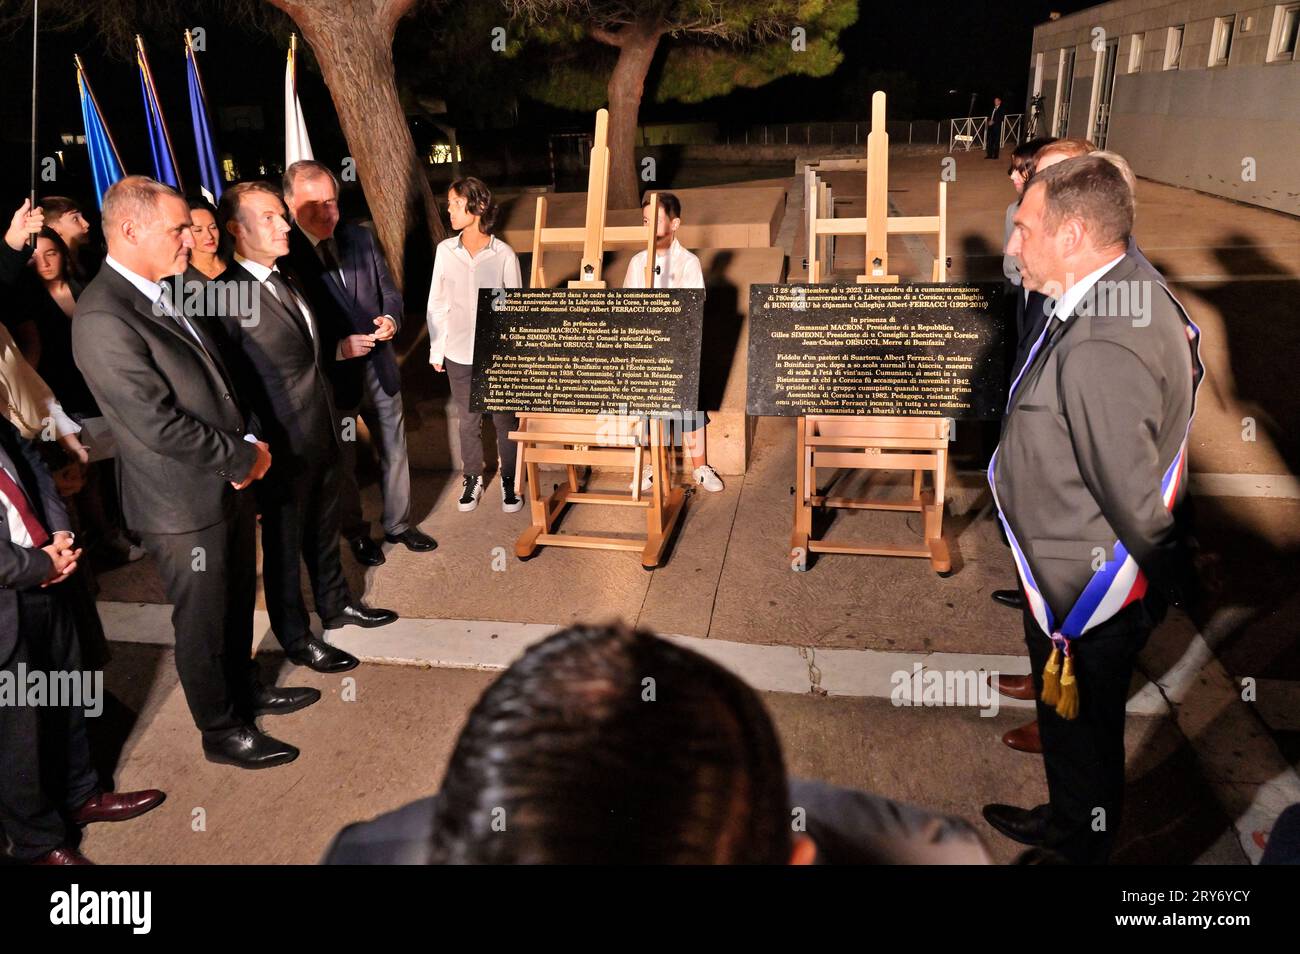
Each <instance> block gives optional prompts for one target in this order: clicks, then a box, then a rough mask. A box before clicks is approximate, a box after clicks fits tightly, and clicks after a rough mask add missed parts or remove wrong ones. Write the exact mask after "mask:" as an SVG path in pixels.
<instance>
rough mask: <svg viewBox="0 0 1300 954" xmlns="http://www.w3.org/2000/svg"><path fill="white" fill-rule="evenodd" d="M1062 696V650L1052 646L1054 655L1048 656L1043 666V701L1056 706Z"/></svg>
mask: <svg viewBox="0 0 1300 954" xmlns="http://www.w3.org/2000/svg"><path fill="white" fill-rule="evenodd" d="M1060 698H1061V651H1060V650H1059V649H1057V648H1056V647H1055V646H1053V647H1052V655H1051V656H1049V657H1047V665H1046V666H1044V667H1043V696H1042V699H1043V703H1044V704H1045V705H1049V706H1054V705H1056V703H1057V701H1058V700H1059V699H1060Z"/></svg>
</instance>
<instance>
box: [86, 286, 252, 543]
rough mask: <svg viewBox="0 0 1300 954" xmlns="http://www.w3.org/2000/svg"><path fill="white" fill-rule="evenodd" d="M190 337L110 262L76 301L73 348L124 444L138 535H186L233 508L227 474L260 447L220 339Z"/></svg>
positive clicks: (130, 512)
mask: <svg viewBox="0 0 1300 954" xmlns="http://www.w3.org/2000/svg"><path fill="white" fill-rule="evenodd" d="M190 323H191V324H192V325H193V326H194V327H195V329H196V331H197V332H198V333H199V335H200V337H201V338H202V341H203V346H202V347H200V344H199V342H197V341H195V340H194V337H193V336H192V335H190V333H189V332H187V331H186V330H185V329H184V328H183V327H182V326H181V325H180V324H178V323H177V322H176V320H175V319H174V318H172V317H170V316H169V315H167V314H155V313H154V309H153V305H152V303H151V302H149V301H148V300H147V299H146V298H145V296H144V295H143V294H142V293H141V292H140V291H139V290H138V289H137V288H136V287H135V286H134V285H132V284H131V283H130V282H129V281H127V279H126V277H125V276H123V275H121V274H119V273H118V272H117V270H116V269H114V268H113V267H112V266H109V265H105V267H104V268H102V269H100V271H99V274H98V275H97V276H95V279H94V281H92V282H91V283H90V284H89V285H87V286H86V290H85V291H84V292H82V294H81V298H79V299H78V300H77V312H76V317H75V318H74V319H73V322H72V351H73V354H74V356H75V357H76V360H77V367H79V368H80V369H81V373H82V374H83V375H85V378H86V383H87V384H88V385H90V390H91V393H92V394H94V395H95V400H96V402H98V404H99V407H100V410H102V411H103V412H104V417H105V418H106V419H107V420H108V424H109V427H111V428H112V431H113V437H114V439H115V440H116V441H117V446H118V456H117V464H118V480H119V488H120V493H121V495H122V509H123V512H124V513H125V516H126V520H127V523H128V524H129V525H130V526H131V527H132V528H133V529H135V530H138V531H140V532H142V533H189V532H192V531H194V530H202V529H203V528H205V527H211V526H213V525H215V524H217V523H220V522H221V521H222V520H226V519H229V518H230V517H231V516H232V515H233V513H234V503H235V501H234V495H235V494H236V493H237V491H236V490H235V489H234V488H233V487H231V485H230V482H231V481H240V480H243V479H244V478H245V477H246V476H248V472H249V471H250V470H251V469H252V467H253V464H254V462H255V461H256V460H257V450H256V448H254V447H253V445H251V444H249V443H248V442H247V441H245V440H244V434H245V433H247V432H248V431H247V430H246V428H248V419H247V416H246V414H245V411H244V409H243V407H242V406H241V404H240V402H239V400H238V396H237V394H236V393H235V390H234V388H233V387H232V385H231V379H230V376H229V374H228V373H227V371H226V368H225V366H224V364H223V363H222V361H221V357H220V352H219V351H218V348H217V343H216V341H215V340H214V339H213V338H212V337H211V336H209V335H208V334H207V333H206V332H205V331H204V330H203V327H202V322H199V321H196V320H194V319H191V322H190Z"/></svg>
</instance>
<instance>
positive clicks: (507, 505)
mask: <svg viewBox="0 0 1300 954" xmlns="http://www.w3.org/2000/svg"><path fill="white" fill-rule="evenodd" d="M523 506H524V502H523V500H522V499H521V498H520V497H518V496H517V495H516V494H515V479H514V478H513V477H502V478H501V509H502V510H504V511H505V512H506V513H518V512H519V511H520V510H522V509H523Z"/></svg>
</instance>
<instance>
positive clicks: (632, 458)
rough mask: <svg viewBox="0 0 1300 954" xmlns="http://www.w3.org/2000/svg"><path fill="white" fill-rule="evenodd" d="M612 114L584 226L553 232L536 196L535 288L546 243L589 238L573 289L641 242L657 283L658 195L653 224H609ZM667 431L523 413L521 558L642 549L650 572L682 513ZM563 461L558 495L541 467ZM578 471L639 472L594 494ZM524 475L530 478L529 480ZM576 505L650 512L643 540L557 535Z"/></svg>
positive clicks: (649, 423)
mask: <svg viewBox="0 0 1300 954" xmlns="http://www.w3.org/2000/svg"><path fill="white" fill-rule="evenodd" d="M608 123H609V113H608V112H607V111H606V110H603V109H602V110H600V111H599V112H597V113H596V135H595V140H594V144H593V145H592V149H591V168H590V171H589V173H588V180H587V217H586V225H585V226H583V227H582V228H548V227H547V226H546V198H545V197H544V196H539V197H538V199H537V213H536V220H535V225H534V229H533V257H532V267H531V269H530V275H529V287H531V288H544V287H546V273H545V270H544V268H543V265H542V256H543V254H544V253H545V250H546V247H547V246H548V245H551V246H555V245H573V244H575V243H577V242H581V243H582V263H581V266H580V272H579V277H578V278H577V279H576V280H574V281H570V282H569V287H570V288H594V289H598V288H605V287H606V286H605V281H604V279H603V278H602V277H601V276H602V270H601V269H602V263H603V260H604V254H605V248H606V246H613V245H625V246H626V245H642V244H644V246H645V249H646V275H645V279H646V280H645V286H646V287H647V288H650V287H653V285H654V266H655V237H656V226H657V223H658V220H659V196H658V195H656V194H653V193H652V194H651V196H650V204H649V207H648V212H649V225H648V226H619V227H607V226H606V225H605V208H606V203H607V192H608V183H609V146H608V145H607V129H608ZM665 435H666V428H665V426H664V421H663V419H662V418H659V417H647V416H644V415H619V414H599V415H593V414H549V413H531V412H525V413H521V414H520V415H519V429H518V430H516V431H511V433H510V437H511V439H512V440H514V441H517V442H518V444H519V456H518V465H517V468H518V469H517V471H516V475H515V485H516V486H517V487H520V488H525V498H526V499H527V501H528V505H529V515H530V517H531V521H530V524H529V526H528V529H527V530H525V531H524V532H523V533H522V534H520V536H519V539H518V540H517V541H516V542H515V555H516V556H517V557H519V559H521V560H526V559H528V558H530V557H532V556H533V555H534V554H535V553H536V552H537V548H538V547H540V546H546V545H549V546H561V547H580V548H585V549H592V550H631V551H639V552H640V553H641V565H642V566H643V567H644V568H645V569H647V570H652V569H654V568H655V567H656V566H658V565H659V564H660V563H661V562H662V560H663V556H664V552H665V551H666V550H667V547H668V541H669V540H670V539H671V538H672V533H673V530H674V528H675V527H676V525H677V522H678V521H679V520H680V519H681V516H682V511H683V508H684V506H685V502H686V493H685V491H684V490H683V489H682V488H681V487H674V486H673V485H672V466H671V459H670V457H671V448H670V447H669V446H668V443H667V440H666V439H665ZM545 464H550V465H556V464H560V465H563V466H564V468H565V474H566V481H565V484H564V486H562V487H561V486H559V485H555V486H554V487H553V490H552V492H551V493H550V494H545V493H543V491H542V487H541V467H542V466H543V465H545ZM646 465H649V467H650V472H651V476H652V480H651V487H650V490H649V492H648V493H645V494H643V493H642V491H641V473H642V470H643V468H644V467H645V466H646ZM579 467H614V468H616V469H619V470H621V469H623V468H627V469H628V470H630V471H631V474H632V488H631V493H630V494H624V493H591V492H588V491H586V490H583V489H582V488H581V487H580V483H579V478H578V468H579ZM525 478H526V480H525ZM569 504H598V505H604V506H614V507H639V508H642V509H644V510H645V512H646V535H645V537H644V538H629V537H609V536H591V535H579V534H571V533H560V532H558V524H559V521H560V517H561V516H562V515H563V513H564V511H565V509H566V508H567V507H568V506H569Z"/></svg>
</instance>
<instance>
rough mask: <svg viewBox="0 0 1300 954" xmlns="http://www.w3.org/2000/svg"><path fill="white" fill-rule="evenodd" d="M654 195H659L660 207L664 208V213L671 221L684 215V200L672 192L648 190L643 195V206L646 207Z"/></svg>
mask: <svg viewBox="0 0 1300 954" xmlns="http://www.w3.org/2000/svg"><path fill="white" fill-rule="evenodd" d="M652 195H657V196H659V208H661V209H663V210H664V215H665V216H666V217H667V219H668V221H669V222H671V221H672V220H673V219H680V218H681V217H682V201H681V199H679V198H677V196H676V195H674V194H673V193H671V192H647V193H646V194H645V195H644V196H642V197H641V208H643V209H644V208H645V207H646V206H648V205H649V204H650V197H651V196H652Z"/></svg>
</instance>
